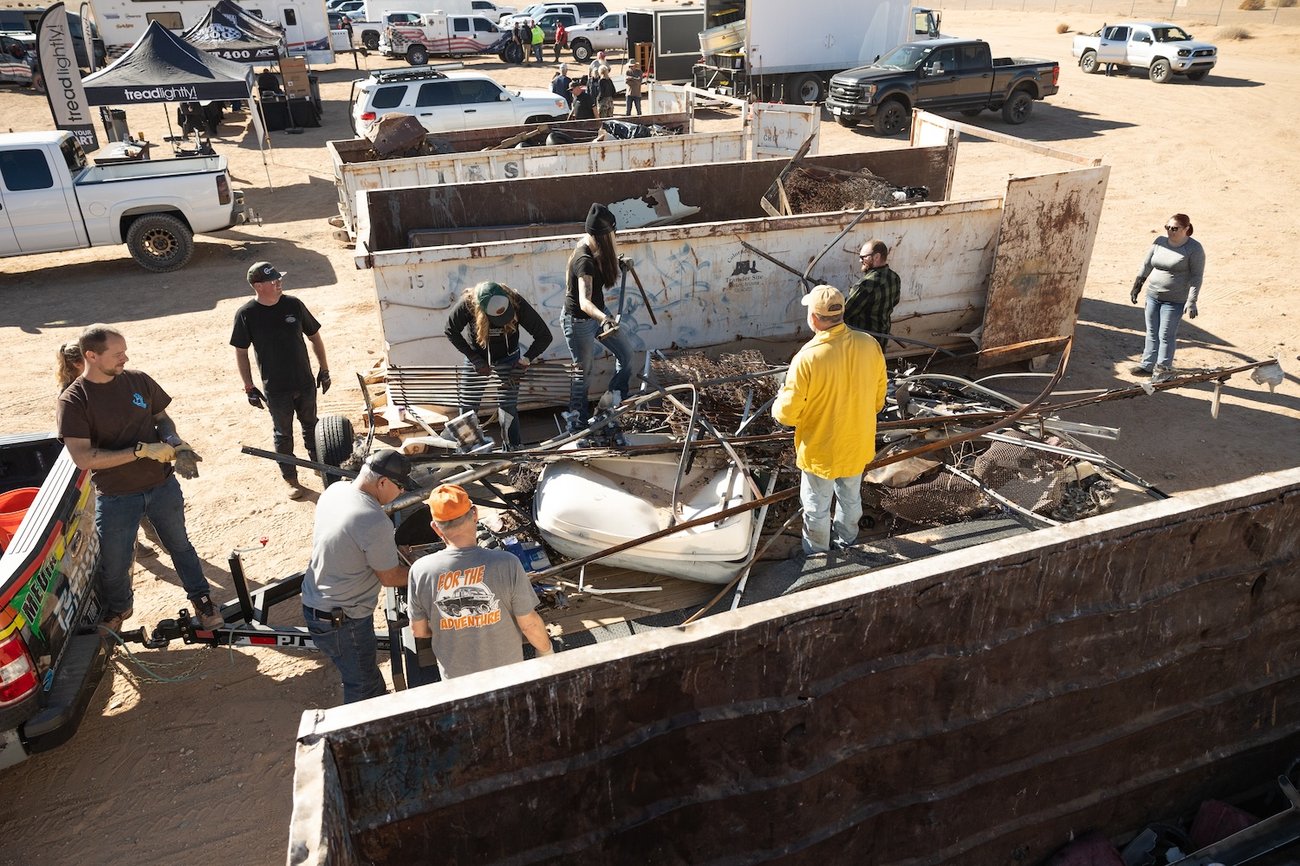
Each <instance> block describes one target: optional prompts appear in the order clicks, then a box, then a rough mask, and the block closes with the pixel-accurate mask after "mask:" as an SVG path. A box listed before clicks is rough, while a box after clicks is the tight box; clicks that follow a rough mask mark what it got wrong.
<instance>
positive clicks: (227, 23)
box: [181, 0, 284, 63]
mask: <svg viewBox="0 0 1300 866" xmlns="http://www.w3.org/2000/svg"><path fill="white" fill-rule="evenodd" d="M181 38H182V39H184V40H185V41H186V42H188V43H190V44H191V45H193V46H195V47H196V48H200V49H202V50H204V51H206V52H208V53H209V54H215V55H217V56H218V57H221V58H224V59H226V60H233V61H235V62H236V63H273V62H275V60H276V59H277V58H278V57H279V56H280V55H281V54H283V53H284V34H283V28H281V27H280V26H279V25H277V24H271V23H268V22H266V21H263V20H262V19H261V18H258V17H257V16H256V15H254V14H253V13H251V12H249V11H248V10H247V9H244V8H243V7H242V6H238V5H236V4H235V3H233V2H231V0H218V2H217V4H216V5H215V6H213V7H212V8H211V9H209V10H208V13H207V14H206V15H204V16H203V19H202V20H201V21H199V23H197V24H195V25H194V26H193V27H191V28H190V29H189V30H186V31H185V32H184V33H182V34H181Z"/></svg>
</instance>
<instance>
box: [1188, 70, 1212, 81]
mask: <svg viewBox="0 0 1300 866" xmlns="http://www.w3.org/2000/svg"><path fill="white" fill-rule="evenodd" d="M1209 74H1210V70H1208V69H1198V70H1196V71H1195V72H1189V73H1187V77H1188V78H1190V79H1191V80H1192V81H1200V80H1201V79H1203V78H1205V76H1207V75H1209Z"/></svg>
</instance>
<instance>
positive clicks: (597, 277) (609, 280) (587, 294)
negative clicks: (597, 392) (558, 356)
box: [563, 204, 632, 431]
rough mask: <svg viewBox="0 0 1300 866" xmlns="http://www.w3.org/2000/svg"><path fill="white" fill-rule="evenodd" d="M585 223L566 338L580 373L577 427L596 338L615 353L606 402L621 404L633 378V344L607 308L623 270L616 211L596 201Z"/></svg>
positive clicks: (570, 289) (573, 423)
mask: <svg viewBox="0 0 1300 866" xmlns="http://www.w3.org/2000/svg"><path fill="white" fill-rule="evenodd" d="M585 227H586V229H587V233H586V234H585V235H583V236H582V239H581V240H580V241H578V244H577V246H575V247H574V248H573V253H572V254H571V255H570V256H569V267H568V285H567V291H566V293H565V296H564V320H563V324H564V339H565V342H567V343H568V345H569V354H570V355H571V356H572V357H573V363H574V364H576V365H577V366H578V372H579V373H580V375H579V376H577V377H575V378H574V381H573V384H572V385H571V386H570V389H569V410H570V415H569V416H568V417H569V426H570V429H572V430H575V431H576V430H578V429H581V428H582V427H584V426H586V422H585V419H586V418H587V379H588V378H589V377H590V376H591V366H592V362H593V361H594V360H595V358H596V342H597V341H600V342H601V343H602V344H604V346H605V348H606V349H608V350H609V352H610V353H611V354H612V355H613V356H614V376H613V378H611V379H610V380H609V389H608V390H607V391H606V393H605V396H604V397H602V398H601V403H602V405H606V406H616V405H618V404H619V403H621V402H622V401H623V397H625V396H626V395H627V391H628V385H629V383H630V382H631V380H632V366H631V365H632V346H631V344H630V343H629V342H628V339H627V337H626V336H625V335H624V334H623V333H622V332H621V331H620V330H619V322H618V318H619V317H618V316H617V315H613V314H611V313H610V312H609V309H608V308H607V307H606V306H605V289H608V288H612V287H613V285H614V281H615V280H616V279H618V274H619V260H618V250H617V248H616V247H615V245H614V230H615V228H616V227H617V226H616V221H615V219H614V214H613V213H611V212H610V210H609V208H607V207H605V206H604V205H603V204H593V205H592V206H591V210H590V211H589V212H588V213H587V222H586V226H585Z"/></svg>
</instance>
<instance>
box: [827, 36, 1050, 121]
mask: <svg viewBox="0 0 1300 866" xmlns="http://www.w3.org/2000/svg"><path fill="white" fill-rule="evenodd" d="M1060 75H1061V67H1060V65H1059V64H1058V63H1057V62H1056V61H1054V60H1033V59H1029V58H1020V57H993V55H992V52H991V51H989V45H988V43H987V42H984V41H982V40H961V41H958V40H952V39H927V40H923V41H920V42H908V43H906V44H904V45H900V46H898V47H897V48H895V49H894V50H893V51H890V52H889V53H888V54H886V55H885V56H883V57H880V58H878V59H877V60H876V62H875V63H873V64H871V65H870V66H859V67H858V68H856V69H850V70H848V71H847V72H841V73H840V74H839V75H836V76H834V77H833V78H831V90H830V96H828V97H827V99H826V108H827V109H829V110H830V113H831V115H832V116H833V117H834V118H835V120H836V121H837V122H838V123H839V124H840V126H847V127H854V126H857V125H858V123H859V122H861V121H863V120H874V121H875V127H876V132H878V133H880V134H881V135H893V134H894V133H897V132H902V131H903V130H904V129H906V128H907V127H908V124H909V123H910V122H911V116H912V109H913V108H924V109H926V110H928V111H942V110H945V109H958V110H960V111H961V113H962V114H964V115H966V116H967V117H974V116H975V115H977V114H979V113H980V112H981V111H983V110H984V109H986V108H987V109H990V110H994V111H996V110H998V109H1001V110H1002V118H1003V119H1004V120H1005V121H1006V122H1007V123H1024V122H1025V120H1027V119H1028V118H1029V113H1030V112H1031V111H1032V110H1033V106H1034V100H1036V99H1042V98H1044V97H1047V96H1051V95H1052V94H1054V93H1056V90H1057V82H1058V80H1059V79H1060Z"/></svg>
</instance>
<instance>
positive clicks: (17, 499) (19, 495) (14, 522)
mask: <svg viewBox="0 0 1300 866" xmlns="http://www.w3.org/2000/svg"><path fill="white" fill-rule="evenodd" d="M40 492H41V489H40V488H39V487H19V488H18V489H17V490H8V491H5V492H4V493H0V548H5V547H8V546H9V542H11V541H13V539H14V533H15V532H17V531H18V527H19V526H20V525H21V524H22V522H23V517H25V516H26V514H27V509H28V508H30V507H31V505H32V500H34V499H35V498H36V494H37V493H40Z"/></svg>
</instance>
